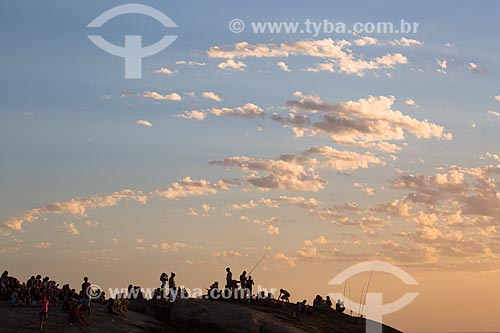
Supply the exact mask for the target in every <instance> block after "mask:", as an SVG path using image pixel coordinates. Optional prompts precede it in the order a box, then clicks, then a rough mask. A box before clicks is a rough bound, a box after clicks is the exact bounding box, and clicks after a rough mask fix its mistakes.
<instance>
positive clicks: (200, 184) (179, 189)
mask: <svg viewBox="0 0 500 333" xmlns="http://www.w3.org/2000/svg"><path fill="white" fill-rule="evenodd" d="M230 185H232V183H231V182H229V181H226V180H219V181H218V182H217V183H211V182H209V181H207V180H204V179H200V180H193V179H191V178H190V177H186V178H184V179H182V180H181V181H178V182H173V183H172V184H171V185H170V187H169V188H168V189H167V190H165V191H160V190H157V191H156V192H155V194H156V195H158V196H160V197H164V198H166V199H169V200H175V199H180V198H184V197H190V196H199V195H207V194H215V193H217V191H219V190H221V191H226V190H228V189H229V186H230Z"/></svg>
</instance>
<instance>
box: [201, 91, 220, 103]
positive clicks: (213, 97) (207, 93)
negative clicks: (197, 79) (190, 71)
mask: <svg viewBox="0 0 500 333" xmlns="http://www.w3.org/2000/svg"><path fill="white" fill-rule="evenodd" d="M202 96H203V98H207V99H211V100H213V101H216V102H222V98H220V97H219V95H217V94H216V93H214V92H211V91H205V92H203V94H202Z"/></svg>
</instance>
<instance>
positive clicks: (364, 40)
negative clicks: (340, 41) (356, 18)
mask: <svg viewBox="0 0 500 333" xmlns="http://www.w3.org/2000/svg"><path fill="white" fill-rule="evenodd" d="M354 44H356V45H357V46H367V45H379V44H380V42H379V40H378V39H377V38H375V37H369V36H364V37H361V38H359V39H356V40H355V41H354Z"/></svg>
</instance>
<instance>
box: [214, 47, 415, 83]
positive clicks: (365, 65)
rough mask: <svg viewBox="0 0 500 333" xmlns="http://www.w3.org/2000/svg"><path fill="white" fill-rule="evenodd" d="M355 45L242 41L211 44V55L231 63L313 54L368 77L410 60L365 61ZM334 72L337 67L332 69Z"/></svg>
mask: <svg viewBox="0 0 500 333" xmlns="http://www.w3.org/2000/svg"><path fill="white" fill-rule="evenodd" d="M350 45H351V43H350V42H348V41H346V40H333V39H331V38H327V39H320V40H299V41H295V42H290V43H282V44H279V45H278V44H274V43H268V44H250V43H247V42H240V43H236V44H234V45H233V47H232V48H227V49H226V48H223V47H220V46H213V47H211V48H210V49H209V50H208V52H207V54H208V56H209V57H210V58H223V59H227V62H229V61H232V63H231V64H235V62H234V60H233V59H237V58H240V59H244V58H247V57H257V58H261V57H279V58H286V57H289V56H309V57H315V58H324V59H328V62H327V64H335V66H337V67H338V71H339V72H343V73H347V74H355V75H358V76H364V75H365V74H366V71H368V70H375V69H381V68H393V67H394V65H396V64H406V63H407V62H408V59H407V58H406V57H405V56H403V55H402V54H399V53H397V54H386V55H385V56H381V57H376V58H374V59H372V60H364V59H363V58H361V57H358V58H356V57H355V56H354V53H353V51H352V50H351V49H349V48H348V47H349V46H350ZM330 66H333V65H324V66H321V65H320V66H317V67H313V68H316V69H317V70H318V71H320V70H321V68H323V69H326V68H330ZM329 71H333V67H332V68H331V70H330V69H329Z"/></svg>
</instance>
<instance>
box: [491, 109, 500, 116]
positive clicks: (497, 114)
mask: <svg viewBox="0 0 500 333" xmlns="http://www.w3.org/2000/svg"><path fill="white" fill-rule="evenodd" d="M488 115H490V116H494V117H500V112H498V111H493V110H489V111H488Z"/></svg>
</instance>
